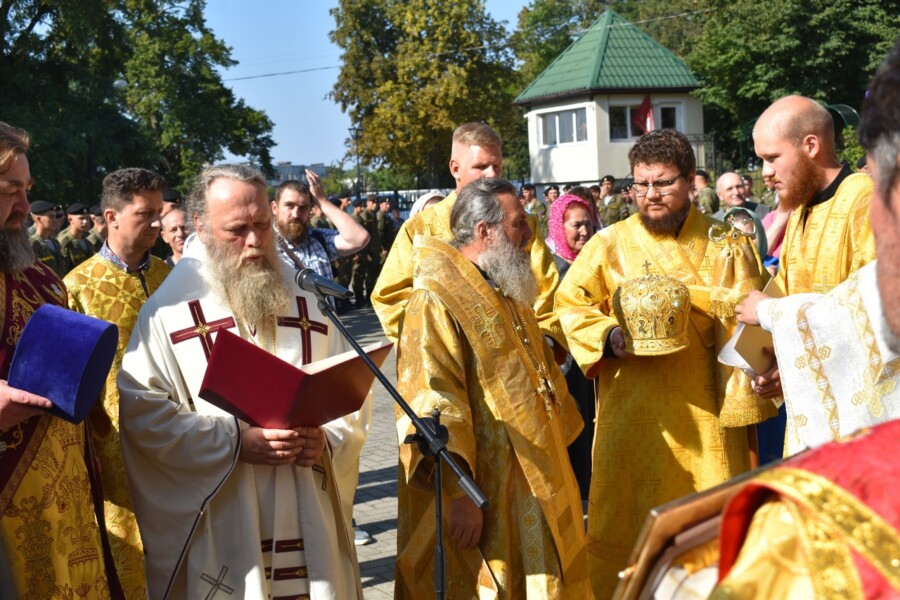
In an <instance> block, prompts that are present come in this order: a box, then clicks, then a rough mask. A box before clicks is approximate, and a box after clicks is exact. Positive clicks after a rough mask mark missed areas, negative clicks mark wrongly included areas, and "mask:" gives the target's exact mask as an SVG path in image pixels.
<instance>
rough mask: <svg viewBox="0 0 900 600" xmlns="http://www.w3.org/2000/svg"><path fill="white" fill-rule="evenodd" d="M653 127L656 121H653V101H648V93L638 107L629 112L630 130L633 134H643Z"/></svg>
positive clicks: (654, 127)
mask: <svg viewBox="0 0 900 600" xmlns="http://www.w3.org/2000/svg"><path fill="white" fill-rule="evenodd" d="M654 129H656V123H655V122H654V121H653V103H651V102H650V94H647V95H646V96H645V97H644V101H643V102H641V105H640V106H639V107H638V109H637V110H636V111H635V112H633V113H631V130H632V133H634V134H635V135H643V134H645V133H647V132H648V131H653V130H654Z"/></svg>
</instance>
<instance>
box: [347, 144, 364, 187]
mask: <svg viewBox="0 0 900 600" xmlns="http://www.w3.org/2000/svg"><path fill="white" fill-rule="evenodd" d="M362 132H363V130H362V127H351V128H350V134H351V135H352V136H353V143H354V144H356V197H357V198H362V174H361V171H360V161H359V134H361V133H362Z"/></svg>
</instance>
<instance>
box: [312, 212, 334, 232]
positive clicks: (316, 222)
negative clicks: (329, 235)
mask: <svg viewBox="0 0 900 600" xmlns="http://www.w3.org/2000/svg"><path fill="white" fill-rule="evenodd" d="M309 226H310V227H314V228H316V229H334V224H332V222H331V221H329V220H328V219H326V218H325V217H324V216H322V215H318V216H315V217H312V218H311V219H310V220H309Z"/></svg>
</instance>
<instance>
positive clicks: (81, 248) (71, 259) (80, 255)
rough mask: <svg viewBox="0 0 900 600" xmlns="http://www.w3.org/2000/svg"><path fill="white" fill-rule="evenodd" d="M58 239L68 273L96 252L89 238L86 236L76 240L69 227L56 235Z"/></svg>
mask: <svg viewBox="0 0 900 600" xmlns="http://www.w3.org/2000/svg"><path fill="white" fill-rule="evenodd" d="M56 241H57V242H59V246H60V249H61V252H62V256H63V258H64V259H65V261H66V272H67V273H68V272H69V271H71V270H72V269H74V268H75V267H77V266H78V265H80V264H81V263H83V262H84V261H86V260H87V259H88V258H90V257H91V256H93V254H94V252H93V250H91V245H90V244H89V243H88V241H87V240H85V239H84V238H82V239H80V240H76V239H75V238H74V237H72V234H71V233H69V230H68V229H64V230H63V231H62V232H61V233H60V234H59V235H58V236H56Z"/></svg>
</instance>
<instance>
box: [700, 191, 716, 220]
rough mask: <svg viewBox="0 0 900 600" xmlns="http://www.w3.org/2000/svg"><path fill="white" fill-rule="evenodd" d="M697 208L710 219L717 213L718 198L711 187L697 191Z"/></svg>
mask: <svg viewBox="0 0 900 600" xmlns="http://www.w3.org/2000/svg"><path fill="white" fill-rule="evenodd" d="M697 208H699V209H700V211H701V212H702V213H703V214H705V215H709V216H710V217H711V216H713V215H714V214H716V213H717V212H719V197H718V196H717V195H716V192H714V191H713V189H712V188H711V187H709V186H707V187H705V188H701V189H699V190H697Z"/></svg>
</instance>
